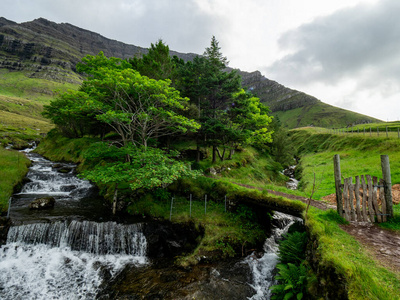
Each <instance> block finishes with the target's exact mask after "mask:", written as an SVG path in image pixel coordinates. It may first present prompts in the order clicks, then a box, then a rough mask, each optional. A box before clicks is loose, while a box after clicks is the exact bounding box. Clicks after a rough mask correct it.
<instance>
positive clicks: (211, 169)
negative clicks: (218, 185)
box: [208, 167, 217, 175]
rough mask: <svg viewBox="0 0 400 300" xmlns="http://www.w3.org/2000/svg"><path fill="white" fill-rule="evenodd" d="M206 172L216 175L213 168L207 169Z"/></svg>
mask: <svg viewBox="0 0 400 300" xmlns="http://www.w3.org/2000/svg"><path fill="white" fill-rule="evenodd" d="M208 172H209V173H210V174H211V175H217V170H215V168H214V167H211V168H209V169H208Z"/></svg>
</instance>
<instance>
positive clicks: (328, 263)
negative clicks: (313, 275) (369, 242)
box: [306, 208, 400, 300]
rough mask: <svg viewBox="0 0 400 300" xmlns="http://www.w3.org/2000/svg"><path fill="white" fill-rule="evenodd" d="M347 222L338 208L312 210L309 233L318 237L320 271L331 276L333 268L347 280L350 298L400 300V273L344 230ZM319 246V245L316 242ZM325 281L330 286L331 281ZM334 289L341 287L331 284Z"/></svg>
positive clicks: (308, 220) (359, 299)
mask: <svg viewBox="0 0 400 300" xmlns="http://www.w3.org/2000/svg"><path fill="white" fill-rule="evenodd" d="M343 223H344V221H343V220H342V219H341V218H340V217H339V216H338V214H337V213H336V212H334V211H328V212H321V211H317V210H315V209H313V208H312V209H311V211H310V214H309V217H308V219H307V221H306V225H307V228H308V230H309V234H310V236H311V237H312V238H313V239H316V240H317V243H318V248H317V249H314V250H315V255H316V257H315V258H314V259H317V260H318V263H319V272H320V274H324V272H326V273H325V274H324V275H326V276H327V278H329V276H332V274H329V270H331V269H332V268H333V269H334V272H335V274H336V276H337V277H338V278H342V279H344V280H345V282H346V283H347V284H345V285H346V286H347V290H348V296H349V299H357V300H364V299H370V300H372V299H375V300H381V299H387V300H396V299H399V291H400V274H399V273H397V274H395V273H392V272H390V271H388V270H387V269H385V268H383V267H382V266H379V265H378V264H377V263H376V262H375V261H374V260H373V259H372V257H371V255H370V254H369V253H368V250H367V249H365V248H364V247H363V246H362V245H361V244H360V243H358V242H357V241H356V240H355V239H354V238H353V237H352V236H350V235H349V234H347V233H346V232H344V231H343V230H342V229H340V227H339V226H340V225H341V224H343ZM314 246H315V245H314ZM321 284H323V285H326V286H329V285H330V283H329V282H322V283H321ZM331 288H338V287H335V286H331Z"/></svg>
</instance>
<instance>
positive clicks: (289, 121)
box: [273, 102, 379, 128]
mask: <svg viewBox="0 0 400 300" xmlns="http://www.w3.org/2000/svg"><path fill="white" fill-rule="evenodd" d="M273 115H275V116H277V117H278V118H279V119H280V121H281V122H282V124H284V126H285V127H287V128H298V127H303V126H310V125H312V126H319V127H325V128H344V127H346V126H347V125H349V124H352V123H358V122H361V121H369V122H378V121H379V120H377V119H375V118H371V117H368V116H365V115H361V114H358V113H355V112H352V111H349V110H345V109H341V108H338V107H334V106H331V105H329V104H326V103H323V102H317V103H315V104H312V105H306V106H303V107H300V108H295V109H291V110H287V111H277V112H274V113H273Z"/></svg>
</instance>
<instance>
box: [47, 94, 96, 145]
mask: <svg viewBox="0 0 400 300" xmlns="http://www.w3.org/2000/svg"><path fill="white" fill-rule="evenodd" d="M88 100H89V96H88V95H87V94H86V93H84V92H81V91H73V90H70V91H68V92H65V93H63V94H60V95H59V96H58V98H57V99H56V100H54V101H52V102H51V103H50V104H49V105H46V106H45V107H44V110H43V113H42V114H43V116H45V117H46V118H48V119H50V120H52V121H53V123H54V124H55V125H56V126H57V128H59V129H60V131H61V133H62V134H63V135H64V136H66V137H70V138H80V137H83V136H84V135H85V134H96V133H98V132H99V130H98V129H99V128H102V125H101V123H100V122H99V121H97V120H96V118H95V113H94V111H93V109H91V108H90V107H88V106H87V105H86V102H87V101H88Z"/></svg>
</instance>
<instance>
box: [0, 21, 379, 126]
mask: <svg viewBox="0 0 400 300" xmlns="http://www.w3.org/2000/svg"><path fill="white" fill-rule="evenodd" d="M100 51H103V52H104V54H105V55H106V56H108V57H110V56H113V57H119V58H123V59H127V58H130V57H133V56H135V55H138V54H141V53H147V49H146V48H142V47H137V46H134V45H128V44H125V43H122V42H119V41H115V40H111V39H108V38H105V37H103V36H101V35H100V34H98V33H94V32H91V31H88V30H85V29H82V28H79V27H76V26H74V25H71V24H68V23H61V24H57V23H54V22H51V21H48V20H46V19H43V18H39V19H36V20H33V21H31V22H24V23H20V24H18V23H16V22H13V21H10V20H7V19H5V18H2V17H1V18H0V75H2V76H3V78H2V80H3V81H2V83H0V93H1V90H2V89H1V85H2V84H5V85H7V76H6V74H4V71H3V72H2V71H1V70H8V71H12V72H13V73H15V72H21V73H23V74H24V76H25V77H27V78H30V79H35V78H36V79H46V80H49V81H53V82H57V83H70V84H79V83H80V82H81V81H82V78H81V77H80V76H79V74H77V73H76V72H75V71H76V69H75V66H76V64H77V63H78V62H79V61H80V60H81V58H82V57H83V56H85V55H87V54H91V55H96V54H98V53H99V52H100ZM171 55H177V56H178V57H180V58H182V59H184V60H185V61H188V60H192V59H193V58H194V57H195V56H196V55H197V54H194V53H179V52H176V51H171ZM239 73H240V75H241V76H242V82H243V86H244V87H245V88H247V89H249V90H251V91H252V92H254V93H255V94H256V95H257V96H258V97H259V98H260V99H261V101H262V102H263V103H265V104H266V105H268V106H269V107H270V108H271V111H272V112H273V114H274V115H276V116H279V118H280V120H281V121H282V123H283V124H285V125H286V126H287V127H289V128H294V127H301V126H308V125H314V126H324V127H343V126H346V125H348V124H359V123H368V122H377V121H379V120H377V119H374V118H371V117H368V116H364V115H360V114H355V113H353V112H350V111H346V110H343V109H339V108H336V107H333V106H330V105H328V104H325V103H323V102H321V101H320V100H318V99H316V98H315V97H312V96H309V95H307V94H305V93H303V92H299V91H295V90H292V89H290V88H287V87H284V86H283V85H281V84H279V83H277V82H275V81H272V80H269V79H267V78H265V77H264V76H262V75H261V73H260V72H259V71H255V72H251V73H249V72H244V71H239ZM9 85H10V84H9ZM51 86H53V85H51ZM35 92H37V87H36V91H35ZM43 92H44V93H47V94H51V91H45V90H43Z"/></svg>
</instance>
